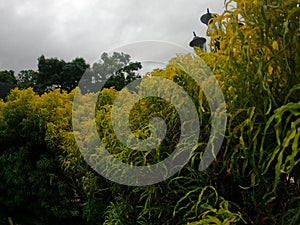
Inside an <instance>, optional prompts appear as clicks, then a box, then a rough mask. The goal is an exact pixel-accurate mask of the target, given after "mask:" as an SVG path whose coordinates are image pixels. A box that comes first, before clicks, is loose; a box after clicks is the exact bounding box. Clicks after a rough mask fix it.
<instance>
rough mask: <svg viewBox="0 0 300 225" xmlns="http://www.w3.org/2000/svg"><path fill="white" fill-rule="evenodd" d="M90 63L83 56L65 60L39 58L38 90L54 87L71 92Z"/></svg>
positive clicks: (47, 89)
mask: <svg viewBox="0 0 300 225" xmlns="http://www.w3.org/2000/svg"><path fill="white" fill-rule="evenodd" d="M88 68H89V65H88V64H87V63H86V62H85V60H84V59H83V58H76V59H74V60H73V61H71V62H65V61H64V60H59V59H57V58H49V59H46V58H45V56H43V55H42V56H41V57H39V58H38V77H37V83H36V91H37V92H38V93H43V92H45V91H49V90H52V89H54V88H60V89H61V90H64V91H68V92H70V91H71V90H72V89H74V88H75V87H76V86H77V84H78V82H79V80H80V78H81V77H82V75H83V74H84V72H85V70H86V69H88Z"/></svg>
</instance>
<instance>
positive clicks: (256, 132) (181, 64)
mask: <svg viewBox="0 0 300 225" xmlns="http://www.w3.org/2000/svg"><path fill="white" fill-rule="evenodd" d="M232 3H237V4H238V5H237V6H238V7H237V8H235V7H230V5H232ZM226 6H227V9H226V10H225V12H224V14H223V15H221V16H220V17H218V18H216V19H214V23H212V24H211V25H210V26H216V22H218V23H219V24H221V25H222V26H219V28H218V29H214V31H212V33H211V35H212V36H213V37H215V38H220V44H221V46H220V51H218V52H209V53H207V52H203V51H201V52H197V54H198V55H199V57H200V58H201V59H203V60H204V61H205V63H206V64H207V65H208V66H209V67H210V68H211V70H212V72H213V73H214V74H215V77H216V79H217V80H218V82H219V84H220V86H221V88H222V91H223V93H224V98H225V100H226V107H227V120H228V121H227V124H228V126H227V128H226V134H225V140H224V143H223V145H222V147H221V150H220V152H219V154H218V156H217V158H216V160H215V161H214V162H213V164H212V165H210V167H209V168H208V169H206V170H205V171H203V172H199V171H198V166H199V162H200V160H201V157H202V154H203V151H204V149H205V147H206V145H207V144H206V143H207V140H208V138H209V133H210V128H211V113H210V109H209V106H208V98H209V96H205V95H204V92H203V90H202V89H201V88H200V87H199V86H197V83H196V82H195V81H194V80H193V79H192V78H191V77H189V74H187V73H186V72H184V71H189V72H191V70H192V72H193V74H198V75H200V74H201V73H202V71H199V70H195V71H193V68H195V65H196V63H197V60H198V59H197V58H196V57H191V55H185V56H177V57H176V58H175V59H173V60H171V62H170V64H169V65H168V66H167V67H166V68H165V69H162V70H155V71H153V72H152V73H150V74H149V76H150V77H151V76H152V77H163V78H166V79H169V80H172V81H174V82H175V83H177V84H178V85H180V86H181V87H182V88H183V89H184V90H185V91H186V92H187V93H188V94H189V95H190V96H191V98H192V100H193V102H194V104H195V106H196V109H197V111H198V115H199V121H200V123H201V133H200V136H199V143H198V145H197V146H196V147H197V148H196V147H195V148H196V150H195V154H194V155H193V156H192V157H191V159H190V161H189V162H188V163H187V164H186V165H185V166H184V167H183V168H182V169H181V170H180V171H179V172H178V173H177V174H176V175H175V176H173V177H171V178H169V179H167V180H165V181H164V182H161V183H159V184H155V185H150V186H144V187H128V186H122V185H119V184H115V183H111V182H109V181H108V180H106V179H104V178H103V177H101V176H99V175H97V174H96V173H95V172H94V171H93V170H92V169H91V168H90V167H89V166H88V165H87V164H86V163H85V161H84V159H83V156H82V155H81V152H79V150H78V146H77V144H76V142H75V140H74V136H73V131H72V115H71V112H72V100H73V99H72V98H73V96H74V91H73V92H72V91H71V92H70V93H69V94H68V93H65V92H61V91H59V90H54V91H51V92H49V93H47V94H43V95H41V96H39V95H37V94H35V93H34V92H33V90H32V89H27V90H22V91H20V90H14V91H13V92H12V93H11V94H10V96H9V97H8V99H7V101H6V102H3V101H0V149H1V150H0V193H1V194H0V210H1V213H2V214H4V215H3V217H6V218H7V217H8V216H12V217H13V218H14V219H15V220H16V221H18V222H19V223H20V224H21V223H22V222H23V223H24V224H29V222H27V221H25V218H28V217H30V218H35V220H37V221H38V222H40V223H43V224H45V223H50V222H52V221H53V222H56V223H59V222H58V221H60V222H62V221H63V222H64V223H70V221H72V219H75V220H78V222H79V223H81V224H83V223H86V224H174V225H175V224H288V225H298V224H299V223H300V214H299V211H300V208H299V205H300V198H299V195H300V185H299V183H300V174H299V171H300V154H299V152H300V151H299V150H300V147H299V138H300V119H299V115H300V103H299V102H300V84H299V81H300V74H299V71H300V70H299V68H300V60H299V59H300V52H299V47H300V46H299V43H300V42H299V37H300V33H299V31H300V29H299V25H300V24H299V21H300V20H299V16H300V7H299V2H297V1H295V0H291V1H279V0H274V1H266V0H256V1H249V0H236V1H227V4H226ZM254 15H255V16H254ZM238 22H243V23H244V25H243V26H241V27H240V26H238V25H237V24H238ZM216 28H217V26H216ZM129 59H130V57H129V56H128V55H124V54H114V55H113V56H112V57H109V56H108V55H107V54H104V55H102V61H101V62H100V63H96V64H94V66H93V68H92V70H94V71H97V73H99V74H100V75H101V74H102V75H103V74H106V75H107V74H110V75H111V74H113V73H114V72H116V71H117V73H115V74H113V75H115V77H114V78H116V77H117V76H119V75H120V77H118V78H116V79H118V82H119V81H120V84H121V85H120V86H117V85H116V86H115V87H116V88H117V89H121V87H124V84H126V82H130V81H132V79H135V75H134V74H135V71H137V70H138V69H139V68H140V67H139V65H138V64H130V63H129ZM47 60H48V59H42V58H41V59H40V61H41V65H40V66H41V68H39V69H40V70H39V72H41V73H42V75H43V76H44V78H45V79H46V78H47V77H51V76H52V75H53V77H56V78H57V76H58V74H59V73H61V71H69V72H65V73H66V74H68V73H71V71H73V69H74V70H75V67H76V65H77V64H78V65H84V63H83V62H82V61H79V62H77V63H75V64H72V65H70V64H67V65H68V66H66V64H65V63H64V62H61V61H60V60H56V59H51V60H48V61H47ZM128 63H129V67H126V66H127V65H128ZM50 65H53V68H51V69H50V68H48V66H50ZM64 65H65V67H64ZM63 68H64V69H63ZM83 68H84V66H83V67H81V69H83ZM116 68H118V69H119V70H116ZM92 70H91V72H92V73H93V71H92ZM49 71H51V73H50V72H49ZM48 72H49V73H48ZM131 73H132V74H131ZM50 74H51V75H50ZM55 74H56V75H55ZM125 74H127V75H126V76H125ZM130 74H131V75H132V77H133V78H132V77H130V76H129V75H130ZM48 75H49V76H48ZM128 76H129V78H128V81H126V79H125V77H128ZM34 77H35V75H34V73H33V72H30V71H28V72H26V71H24V72H22V76H19V79H21V80H24V82H25V81H26V82H28V83H30V82H33V83H34V82H35V79H37V82H38V78H34ZM56 78H55V79H56ZM97 79H98V78H97ZM99 79H100V80H97V82H101V79H104V78H101V77H99ZM124 79H125V80H124ZM46 80H47V79H46ZM149 80H150V82H156V81H155V80H154V79H153V80H152V81H151V79H150V78H145V80H144V81H142V82H141V83H140V88H139V91H140V92H143V91H145V90H146V88H147V85H146V84H147V83H146V81H149ZM45 82H46V83H44V84H43V85H46V86H45V87H50V86H51V85H50V86H49V84H50V83H47V82H48V81H45ZM211 82H213V81H212V79H207V80H206V81H204V82H203V83H202V84H201V87H203V88H205V87H208V90H209V87H211ZM41 84H42V83H41ZM57 84H58V83H57ZM73 84H74V83H73ZM112 86H113V85H112ZM45 87H43V88H45ZM65 87H67V86H65ZM70 87H71V86H70ZM68 88H69V86H68V87H67V88H66V89H68ZM50 89H51V88H50ZM155 91H159V92H164V91H170V92H172V89H171V88H169V87H167V88H163V89H159V88H158V90H155ZM209 91H211V92H212V93H213V92H214V91H215V90H214V89H211V90H209ZM93 94H94V93H89V94H86V95H84V97H83V98H82V99H81V101H82V102H80V103H81V104H80V106H79V110H78V112H77V113H79V114H80V115H82V116H87V115H86V113H87V111H86V108H87V107H89V106H88V105H87V102H88V101H85V100H88V99H89V98H91V97H93ZM118 95H120V96H121V97H122V99H123V102H121V103H120V105H117V106H116V110H119V112H121V111H124V110H126V109H127V108H128V107H129V106H128V105H126V101H129V100H132V99H135V97H136V95H137V94H136V93H135V90H128V89H126V88H125V89H123V90H122V91H117V90H116V89H113V88H109V89H106V88H104V89H103V90H102V91H101V92H100V94H99V97H98V101H97V105H96V108H95V115H96V119H95V120H93V121H87V122H86V123H85V124H84V123H83V124H82V127H83V130H85V132H86V135H85V136H84V137H83V138H86V139H89V140H92V141H93V140H95V138H98V137H94V136H91V134H90V131H89V130H88V129H85V128H87V127H89V126H88V125H89V123H96V127H97V131H98V134H99V137H100V138H101V141H102V142H103V143H104V145H105V147H106V148H107V149H108V150H109V151H110V152H111V153H112V154H113V155H114V156H115V157H116V158H117V159H119V160H121V161H123V162H125V163H128V164H131V165H148V164H153V163H157V162H160V161H161V160H162V159H164V158H166V157H168V156H169V155H170V154H171V152H172V151H173V150H174V149H175V147H176V144H177V143H178V139H179V136H180V134H181V131H180V126H181V121H180V118H179V115H178V112H176V110H175V108H174V107H173V106H172V105H171V104H169V103H167V102H166V101H165V100H163V99H160V98H156V97H148V98H144V99H141V100H140V101H138V102H137V103H136V104H135V105H134V106H133V108H132V109H131V110H130V116H129V119H130V121H129V124H130V128H131V131H132V132H133V133H134V136H136V137H138V138H140V139H146V138H149V137H150V125H149V121H151V119H152V118H153V117H157V116H159V117H162V118H163V119H164V120H165V122H166V124H167V135H166V138H165V139H164V140H163V141H162V143H161V145H159V146H157V147H156V148H154V149H152V150H149V151H145V152H141V151H133V150H132V149H130V148H128V147H126V146H125V145H124V144H122V143H121V142H120V140H118V138H117V136H116V134H115V133H114V130H113V127H112V123H111V113H112V105H113V104H114V100H115V99H116V97H117V96H118ZM120 96H118V97H120ZM173 97H174V98H176V97H178V96H176V95H173ZM179 100H180V99H179ZM118 107H119V108H118ZM126 107H127V108H126ZM116 119H117V120H118V121H121V120H122V119H123V118H122V117H118V118H116ZM154 131H156V130H154ZM84 151H86V152H84V153H86V154H84V155H88V154H87V153H90V155H89V156H90V157H91V159H94V160H95V162H96V161H97V158H98V157H101V155H99V152H97V151H95V150H93V149H85V150H84ZM120 176H121V174H120ZM0 215H1V214H0ZM1 216H2V215H1ZM0 221H1V220H0ZM3 221H4V219H3ZM6 221H7V219H6ZM24 221H25V222H24ZM1 222H2V221H1ZM1 222H0V223H1Z"/></svg>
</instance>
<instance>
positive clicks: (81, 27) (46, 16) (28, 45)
mask: <svg viewBox="0 0 300 225" xmlns="http://www.w3.org/2000/svg"><path fill="white" fill-rule="evenodd" d="M223 4H224V1H223V0H151V1H142V0H106V1H104V0H0V31H1V33H0V70H4V69H12V70H15V71H19V70H21V69H34V70H36V69H37V58H38V57H39V56H41V55H42V54H44V55H45V56H46V57H57V58H59V59H64V60H66V61H69V60H72V59H74V58H76V57H83V58H85V59H86V61H87V62H88V63H93V62H94V61H95V60H97V59H99V56H100V55H101V53H102V52H104V51H106V52H108V51H110V50H112V49H115V48H119V46H122V45H127V44H130V43H133V42H137V41H144V40H158V41H165V42H171V43H174V44H178V45H180V46H183V47H185V48H188V49H189V48H190V47H189V46H188V43H189V42H190V41H191V39H192V38H193V34H192V32H193V31H196V33H197V34H198V35H199V36H204V35H205V34H206V26H205V25H204V24H202V23H201V22H200V20H199V18H200V16H201V15H202V14H204V13H206V8H210V11H211V12H216V13H221V12H222V11H223ZM125 53H126V52H125ZM127 53H129V52H127Z"/></svg>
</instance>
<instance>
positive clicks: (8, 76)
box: [0, 70, 17, 85]
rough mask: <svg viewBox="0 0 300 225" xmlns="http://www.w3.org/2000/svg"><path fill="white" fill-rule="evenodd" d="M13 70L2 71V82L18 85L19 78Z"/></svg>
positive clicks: (0, 76)
mask: <svg viewBox="0 0 300 225" xmlns="http://www.w3.org/2000/svg"><path fill="white" fill-rule="evenodd" d="M14 74H15V72H14V71H13V70H4V71H0V82H3V83H7V84H12V85H16V84H17V79H16V77H15V75H14Z"/></svg>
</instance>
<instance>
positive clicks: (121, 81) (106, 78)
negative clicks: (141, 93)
mask: <svg viewBox="0 0 300 225" xmlns="http://www.w3.org/2000/svg"><path fill="white" fill-rule="evenodd" d="M130 58H131V57H130V55H128V54H124V53H119V52H114V53H113V54H112V55H111V56H109V55H108V54H107V53H103V54H102V55H101V60H100V62H97V63H94V64H93V67H92V70H93V74H94V78H93V79H94V83H95V84H97V83H98V84H99V83H101V82H105V84H104V86H103V88H110V87H114V88H115V89H116V90H121V89H122V88H123V87H125V86H126V85H127V84H129V83H130V82H132V81H134V80H136V79H138V78H140V77H141V76H140V75H139V74H138V70H139V69H141V68H142V64H141V63H140V62H131V61H130Z"/></svg>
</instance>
